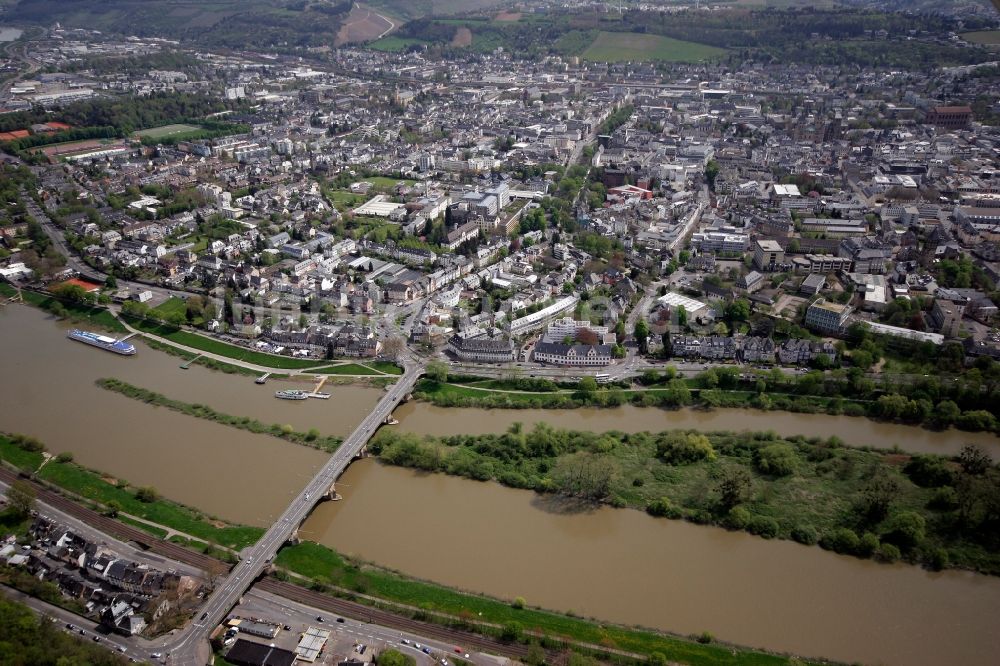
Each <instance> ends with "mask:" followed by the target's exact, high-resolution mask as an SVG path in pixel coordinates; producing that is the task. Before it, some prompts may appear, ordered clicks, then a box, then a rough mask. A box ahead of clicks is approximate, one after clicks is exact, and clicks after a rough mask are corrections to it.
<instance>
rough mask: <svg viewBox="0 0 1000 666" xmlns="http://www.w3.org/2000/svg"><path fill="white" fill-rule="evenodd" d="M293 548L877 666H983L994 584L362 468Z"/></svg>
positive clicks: (989, 646)
mask: <svg viewBox="0 0 1000 666" xmlns="http://www.w3.org/2000/svg"><path fill="white" fill-rule="evenodd" d="M341 479H342V480H341V482H340V483H338V484H337V487H338V489H339V492H340V493H341V494H342V495H343V496H344V501H341V502H328V503H325V504H321V505H320V506H319V507H318V508H317V509H316V511H315V512H313V514H312V516H311V517H310V518H309V520H307V521H306V524H305V526H304V528H303V530H301V531H300V534H301V535H302V536H303V537H304V538H307V539H312V540H316V541H319V542H320V543H324V544H326V545H328V546H331V547H333V548H335V549H337V550H338V551H340V552H343V553H350V554H354V555H356V556H358V557H361V558H363V559H366V560H369V561H373V562H376V563H378V564H381V565H383V566H387V567H390V568H393V569H398V570H400V571H403V572H405V573H407V574H410V575H412V576H416V577H419V578H424V579H427V580H432V581H435V582H438V583H443V584H445V585H449V586H453V587H458V588H462V589H466V590H472V591H476V592H483V593H486V594H490V595H495V596H498V597H502V598H506V599H513V598H514V597H516V596H523V597H524V598H525V599H526V600H527V601H528V603H530V604H532V605H538V606H542V607H545V608H550V609H555V610H560V611H569V610H572V611H574V612H575V613H577V614H580V615H583V616H588V617H598V618H600V619H602V620H607V621H613V622H619V623H624V624H638V625H642V626H647V627H654V628H659V629H664V630H670V631H674V632H677V633H681V634H695V633H701V632H702V631H710V632H712V633H713V634H714V635H715V636H716V637H718V638H720V639H724V640H728V641H732V642H735V643H740V644H744V645H750V646H759V647H766V648H769V649H772V650H782V651H790V652H794V653H797V654H803V655H808V656H815V657H826V658H831V659H838V660H843V661H861V662H865V663H870V664H898V665H900V666H902V665H906V666H923V665H928V666H930V665H932V664H937V665H941V664H949V665H950V664H955V665H958V664H962V665H978V664H982V665H984V666H985V665H987V664H996V663H998V656H1000V631H998V630H1000V579H997V578H989V577H986V576H981V575H977V574H972V573H965V572H954V571H950V572H942V573H931V572H928V571H924V570H923V569H920V568H917V567H914V566H909V565H903V564H900V565H886V564H878V563H875V562H872V561H869V560H859V559H855V558H851V557H844V556H841V555H836V554H833V553H829V552H826V551H824V550H821V549H820V548H818V547H808V546H801V545H799V544H796V543H793V542H790V541H767V540H764V539H761V538H758V537H753V536H749V535H747V534H744V533H741V532H727V531H726V530H722V529H719V528H714V527H703V526H697V525H692V524H690V523H685V522H683V521H676V520H663V519H656V518H652V517H650V516H647V515H646V514H645V513H642V512H639V511H633V510H628V509H612V508H609V507H599V508H594V509H590V510H586V511H578V510H573V509H566V508H565V507H562V506H560V505H559V503H558V501H557V500H553V499H552V498H550V497H547V496H540V495H536V494H535V493H532V492H530V491H525V490H514V489H511V488H505V487H503V486H500V485H498V484H495V483H479V482H476V481H470V480H468V479H461V478H457V477H449V476H444V475H440V474H425V473H420V472H416V471H413V470H408V469H403V468H398V467H390V466H387V465H382V464H380V463H378V462H377V461H376V460H374V459H371V458H369V459H365V460H361V461H359V462H356V463H354V464H353V465H352V466H351V467H350V468H349V469H348V470H347V472H346V473H345V474H344V476H343V477H341Z"/></svg>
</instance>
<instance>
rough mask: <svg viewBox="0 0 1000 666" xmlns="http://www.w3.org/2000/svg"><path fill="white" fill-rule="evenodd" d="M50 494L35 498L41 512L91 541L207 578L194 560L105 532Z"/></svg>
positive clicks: (2, 486)
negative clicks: (59, 505)
mask: <svg viewBox="0 0 1000 666" xmlns="http://www.w3.org/2000/svg"><path fill="white" fill-rule="evenodd" d="M10 482H11V479H10V478H9V477H6V475H5V476H4V477H3V478H0V495H5V494H6V493H7V489H8V488H9V487H10ZM48 497H49V496H48V495H47V494H44V495H41V496H40V497H39V498H38V499H37V501H36V502H35V506H36V511H37V512H38V515H40V516H42V517H43V518H47V519H48V520H50V521H52V522H53V523H56V524H57V525H60V526H62V527H65V528H66V529H70V530H73V531H74V532H76V533H77V534H79V535H80V536H82V537H83V538H85V539H87V540H88V541H90V542H91V543H96V544H101V545H104V546H107V547H108V548H111V549H112V550H114V551H115V552H116V553H118V554H119V555H121V556H122V557H125V558H128V559H130V560H132V561H135V562H142V563H145V564H148V565H149V566H151V567H153V568H155V569H159V570H160V571H173V572H176V573H179V574H184V575H188V576H192V577H194V578H199V579H204V578H205V577H206V573H205V572H204V571H203V570H202V569H200V568H198V567H197V566H194V565H193V564H185V563H182V562H177V561H175V560H168V559H166V558H165V557H160V556H159V555H157V554H155V553H152V552H150V551H148V550H143V549H141V548H136V547H135V544H134V543H133V544H129V543H125V542H124V541H122V540H121V539H117V538H115V537H114V536H113V535H111V534H109V533H108V532H104V531H102V530H100V529H98V528H96V527H93V526H91V525H90V524H89V523H87V522H85V521H83V520H80V519H79V518H78V517H75V516H72V515H70V514H69V513H66V512H64V511H61V510H60V509H59V508H57V507H55V506H52V505H51V504H49V503H47V502H46V501H45V500H46V499H47V498H48Z"/></svg>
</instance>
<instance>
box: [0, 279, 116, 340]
mask: <svg viewBox="0 0 1000 666" xmlns="http://www.w3.org/2000/svg"><path fill="white" fill-rule="evenodd" d="M16 294H17V290H16V289H14V288H13V287H11V286H10V285H9V284H7V283H6V282H0V296H3V297H4V298H12V297H14V296H15V295H16ZM21 298H22V299H23V300H24V302H25V303H27V304H28V305H33V306H35V307H37V308H40V309H42V310H45V311H46V312H49V313H51V314H53V315H55V316H56V317H59V318H61V319H67V320H69V321H72V322H75V323H80V324H89V325H91V326H98V327H100V328H103V329H104V330H106V331H110V332H113V333H125V332H126V331H127V329H126V328H125V327H124V326H122V324H121V322H119V321H118V320H117V319H115V317H114V315H112V314H111V312H109V311H108V310H107V308H102V307H98V306H94V305H87V304H85V303H77V302H74V301H70V300H60V299H58V298H56V297H54V296H51V295H47V294H42V293H39V292H36V291H30V290H28V289H22V290H21Z"/></svg>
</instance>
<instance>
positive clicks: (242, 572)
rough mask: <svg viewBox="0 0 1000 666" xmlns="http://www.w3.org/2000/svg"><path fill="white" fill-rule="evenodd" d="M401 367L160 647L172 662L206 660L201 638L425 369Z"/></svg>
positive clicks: (409, 363) (405, 362)
mask: <svg viewBox="0 0 1000 666" xmlns="http://www.w3.org/2000/svg"><path fill="white" fill-rule="evenodd" d="M403 367H404V370H405V372H404V374H403V375H402V377H400V378H399V379H398V381H397V382H396V383H395V384H393V385H392V386H391V387H389V390H388V391H387V393H386V394H385V396H384V397H383V398H382V399H381V400H380V401H379V403H378V404H377V405H376V406H375V408H374V409H373V410H372V411H371V412H370V413H369V414H368V415H367V416H366V417H365V418H364V420H362V421H361V423H360V424H359V425H358V427H357V428H356V429H355V430H354V432H352V433H351V434H350V435H349V436H348V437H347V439H345V440H344V442H343V444H341V445H340V447H339V448H338V449H337V450H336V451H335V452H334V454H333V455H332V456H330V459H329V460H328V461H327V463H326V464H325V465H324V466H323V468H322V469H320V470H319V472H318V473H317V474H316V476H314V477H313V479H312V480H311V481H310V482H309V483H308V484H307V485H306V487H305V488H303V489H302V491H301V492H300V493H299V494H298V496H296V498H295V499H294V500H293V501H292V503H291V504H290V505H289V506H288V508H287V509H285V511H284V513H282V514H281V516H280V517H279V518H278V519H277V520H276V521H275V523H274V524H273V525H272V526H271V527H270V529H268V531H267V532H266V533H265V534H264V536H263V537H261V539H260V540H259V541H258V542H257V543H256V544H254V545H253V546H252V547H250V548H248V549H247V550H246V551H244V553H243V557H244V559H243V560H242V561H241V562H240V563H239V564H237V565H236V567H234V568H233V570H232V572H230V574H229V576H227V577H226V578H223V579H221V580H220V582H219V583H218V585H217V587H216V589H215V591H214V592H213V593H212V595H211V596H210V597H209V598H208V601H207V602H206V603H205V605H204V606H203V607H202V609H201V610H202V614H201V615H200V616H199V617H198V619H196V620H195V621H194V622H192V623H191V624H189V625H188V626H187V627H185V628H184V629H183V630H182V631H181V632H180V633H178V634H177V635H176V636H174V637H172V639H171V640H170V641H169V642H168V643H166V644H165V645H164V651H165V652H168V653H169V654H170V659H171V663H175V664H203V663H205V657H206V656H207V654H208V653H207V644H206V643H205V639H207V638H208V635H209V633H210V632H211V631H212V629H213V628H214V627H215V625H217V624H218V623H219V622H221V621H222V620H223V619H225V616H226V614H227V613H228V612H229V609H230V608H232V607H233V605H235V604H236V602H237V601H238V600H239V599H240V597H241V596H242V595H243V593H244V592H246V590H247V589H248V588H249V587H250V586H251V585H253V583H254V581H255V580H256V579H257V578H258V576H260V575H261V574H262V573H263V572H264V570H265V569H266V568H267V567H268V564H269V562H270V561H271V559H272V558H273V557H274V555H275V554H276V553H277V552H278V549H280V548H281V546H282V545H284V544H285V543H286V542H287V541H288V540H289V539H290V538H291V537H292V535H293V534H294V533H295V531H296V530H297V529H298V527H299V525H301V524H302V521H304V520H305V518H306V517H307V516H308V515H309V513H310V511H312V509H313V507H314V506H315V505H316V504H317V503H318V502H319V501H320V500H321V499H322V497H323V495H324V494H325V493H326V492H327V491H328V490H329V489H330V487H331V486H332V485H333V482H334V481H336V480H337V478H338V477H339V476H340V475H341V474H342V473H343V471H344V469H346V468H347V466H348V465H349V464H350V462H351V460H352V459H353V458H354V456H355V455H356V454H357V453H358V452H359V451H360V450H361V448H362V447H363V446H364V445H365V443H366V442H367V441H368V440H369V439H370V438H371V436H372V435H373V434H375V431H376V430H377V429H378V427H379V425H381V424H382V423H383V422H384V421H385V419H386V417H388V416H389V415H390V414H391V413H392V410H393V409H395V408H396V406H397V405H398V404H399V403H400V401H402V400H403V398H405V397H406V395H407V394H408V393H410V392H411V391H412V390H413V386H414V385H415V384H416V381H417V378H418V377H419V376H420V374H421V373H422V372H423V368H422V367H421V366H420V365H419V364H417V363H415V362H414V361H412V360H410V359H405V360H403ZM203 655H204V656H203Z"/></svg>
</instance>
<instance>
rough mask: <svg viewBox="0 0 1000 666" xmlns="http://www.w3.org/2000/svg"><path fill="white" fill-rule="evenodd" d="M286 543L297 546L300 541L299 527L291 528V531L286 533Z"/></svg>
mask: <svg viewBox="0 0 1000 666" xmlns="http://www.w3.org/2000/svg"><path fill="white" fill-rule="evenodd" d="M287 543H288V545H290V546H297V545H299V544H300V543H301V540H300V539H299V528H297V527H296V528H295V529H294V530H292V533H291V534H290V535H288V541H287Z"/></svg>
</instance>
